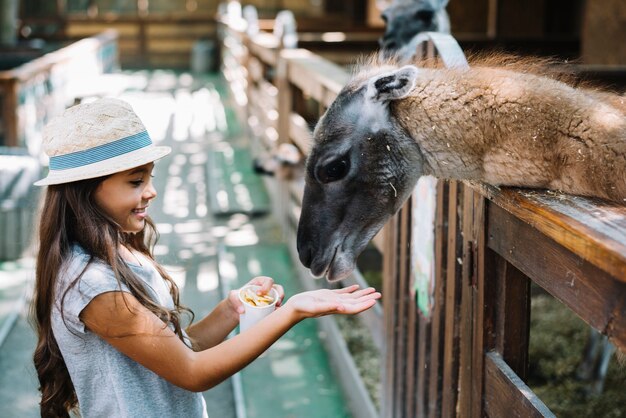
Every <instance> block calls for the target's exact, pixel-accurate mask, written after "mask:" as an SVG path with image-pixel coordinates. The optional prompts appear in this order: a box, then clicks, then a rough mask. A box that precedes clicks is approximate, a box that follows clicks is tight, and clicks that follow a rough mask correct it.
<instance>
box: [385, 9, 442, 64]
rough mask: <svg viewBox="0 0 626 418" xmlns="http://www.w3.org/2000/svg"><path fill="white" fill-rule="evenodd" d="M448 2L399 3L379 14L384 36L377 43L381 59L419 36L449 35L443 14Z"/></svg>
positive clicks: (394, 52) (391, 54) (389, 55)
mask: <svg viewBox="0 0 626 418" xmlns="http://www.w3.org/2000/svg"><path fill="white" fill-rule="evenodd" d="M447 4H448V0H402V1H397V2H392V4H391V5H390V6H389V7H387V8H386V9H385V10H383V12H382V13H381V17H382V19H383V20H384V21H385V33H384V34H383V36H382V38H380V39H379V41H378V43H379V45H380V48H381V56H383V57H391V56H393V55H394V54H396V53H398V52H399V51H400V50H401V48H402V47H403V46H405V45H408V44H409V43H410V42H411V39H413V37H415V35H417V34H418V33H421V32H442V33H450V19H449V18H448V14H447V12H446V10H445V7H446V5H447Z"/></svg>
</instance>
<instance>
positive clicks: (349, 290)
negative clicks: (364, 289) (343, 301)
mask: <svg viewBox="0 0 626 418" xmlns="http://www.w3.org/2000/svg"><path fill="white" fill-rule="evenodd" d="M358 288H359V285H358V284H353V285H351V286H348V287H342V288H341V289H335V290H333V292H335V293H352V292H354V291H355V290H357V289H358Z"/></svg>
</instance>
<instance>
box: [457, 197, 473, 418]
mask: <svg viewBox="0 0 626 418" xmlns="http://www.w3.org/2000/svg"><path fill="white" fill-rule="evenodd" d="M462 187H463V189H464V190H463V200H461V201H460V202H459V203H460V206H459V207H460V208H462V215H461V216H462V221H461V222H462V224H461V228H460V231H461V236H460V237H459V239H460V240H462V245H463V246H462V248H463V250H462V255H461V260H462V264H463V268H462V270H461V307H460V311H461V318H460V321H459V322H460V327H461V330H460V343H461V344H460V345H461V347H460V349H459V357H460V358H459V366H460V367H459V400H458V410H459V413H460V416H461V417H470V416H471V413H472V384H473V383H474V382H473V379H472V359H473V358H474V355H475V353H474V351H473V349H474V345H473V344H472V343H471V342H472V341H473V338H472V336H473V333H474V332H475V330H474V329H473V325H474V323H473V317H474V311H473V310H474V302H473V297H474V291H473V288H472V287H473V283H472V281H473V280H474V277H473V275H472V273H473V260H472V256H473V249H472V247H471V245H472V243H471V234H472V211H473V202H472V196H473V195H472V190H471V189H470V188H468V187H465V186H462Z"/></svg>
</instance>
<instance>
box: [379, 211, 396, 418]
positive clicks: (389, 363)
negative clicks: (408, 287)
mask: <svg viewBox="0 0 626 418" xmlns="http://www.w3.org/2000/svg"><path fill="white" fill-rule="evenodd" d="M398 217H399V216H398V215H397V214H396V215H394V216H393V217H392V218H391V219H390V220H389V222H388V223H387V228H388V232H387V233H386V234H385V238H386V247H385V257H384V258H383V300H382V304H383V312H384V318H385V321H384V324H385V327H384V329H385V341H386V342H387V344H386V346H385V352H384V359H385V362H384V364H385V366H384V368H383V375H382V382H383V384H382V388H383V389H382V390H383V396H382V415H383V417H386V418H387V417H389V418H390V417H393V416H394V393H395V390H394V389H395V387H394V374H393V369H394V361H395V356H394V349H395V341H396V340H395V338H394V335H395V330H396V323H395V321H396V307H397V304H396V303H394V301H396V300H397V280H396V275H397V271H398V257H397V252H398V232H399V231H398V230H399V227H398V223H399V221H398Z"/></svg>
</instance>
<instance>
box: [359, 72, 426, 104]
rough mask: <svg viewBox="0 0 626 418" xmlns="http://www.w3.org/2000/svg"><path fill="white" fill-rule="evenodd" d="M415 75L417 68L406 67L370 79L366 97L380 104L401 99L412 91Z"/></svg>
mask: <svg viewBox="0 0 626 418" xmlns="http://www.w3.org/2000/svg"><path fill="white" fill-rule="evenodd" d="M417 74H418V69H417V67H415V66H413V65H406V66H404V67H402V68H400V69H398V70H395V71H392V72H390V73H384V74H379V75H377V76H376V77H372V78H371V79H370V80H369V81H368V83H367V97H368V98H370V99H372V100H374V101H380V102H386V101H390V100H398V99H401V98H403V97H405V96H407V95H408V94H409V93H410V92H411V90H413V87H414V86H415V79H416V78H417Z"/></svg>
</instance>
